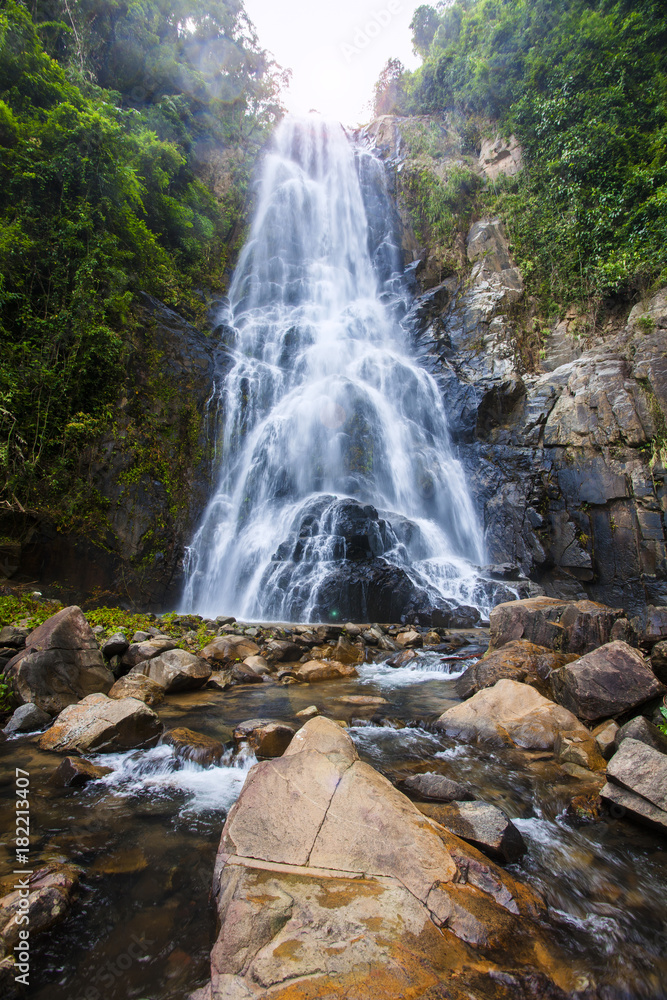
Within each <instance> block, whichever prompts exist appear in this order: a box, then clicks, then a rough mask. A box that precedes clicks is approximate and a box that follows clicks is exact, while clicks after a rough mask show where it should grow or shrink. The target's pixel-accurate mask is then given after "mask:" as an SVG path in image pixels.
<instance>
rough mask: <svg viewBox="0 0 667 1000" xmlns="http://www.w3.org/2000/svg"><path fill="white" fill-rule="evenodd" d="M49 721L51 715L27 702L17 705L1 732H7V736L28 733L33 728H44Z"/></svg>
mask: <svg viewBox="0 0 667 1000" xmlns="http://www.w3.org/2000/svg"><path fill="white" fill-rule="evenodd" d="M50 723H51V716H50V715H49V714H48V713H47V712H43V711H42V710H41V708H38V707H37V705H33V704H32V702H28V703H27V704H26V705H19V707H18V708H17V709H16V711H15V712H14V714H13V715H12V717H11V719H10V720H9V722H8V723H7V725H6V726H5V728H4V729H3V733H7V735H8V736H11V734H12V733H30V732H34V730H35V729H44V727H45V726H48V725H50Z"/></svg>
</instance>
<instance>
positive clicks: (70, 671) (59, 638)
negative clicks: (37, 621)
mask: <svg viewBox="0 0 667 1000" xmlns="http://www.w3.org/2000/svg"><path fill="white" fill-rule="evenodd" d="M5 678H6V679H7V680H8V681H9V682H10V684H11V685H12V687H13V689H14V693H15V695H16V696H17V698H18V699H19V700H20V701H21V702H22V703H28V702H30V703H32V704H34V705H36V706H37V708H39V709H41V710H42V711H43V712H48V713H49V715H57V714H58V712H60V711H62V709H64V708H66V707H67V705H73V704H74V703H76V702H77V701H79V699H80V698H83V697H85V696H86V695H89V694H92V693H93V692H98V691H99V692H103V693H106V692H107V691H108V690H109V689H110V688H111V685H112V684H113V682H114V677H113V674H112V673H111V671H110V670H108V669H107V668H106V666H105V664H104V660H103V658H102V654H101V653H100V651H99V649H98V647H97V641H96V639H95V636H94V634H93V631H92V629H91V627H90V625H89V624H88V622H87V621H86V619H85V617H84V615H83V613H82V611H81V609H80V608H78V607H76V606H72V607H70V608H63V610H62V611H59V612H58V614H56V615H53V616H52V617H51V618H49V619H48V620H47V621H45V622H44V624H43V625H40V626H39V627H38V628H36V629H35V630H34V631H33V632H31V633H30V635H28V637H27V639H26V645H25V648H24V649H22V650H21V652H19V653H18V654H17V655H16V656H15V657H14V658H13V659H12V660H10V661H9V663H8V664H7V666H6V668H5Z"/></svg>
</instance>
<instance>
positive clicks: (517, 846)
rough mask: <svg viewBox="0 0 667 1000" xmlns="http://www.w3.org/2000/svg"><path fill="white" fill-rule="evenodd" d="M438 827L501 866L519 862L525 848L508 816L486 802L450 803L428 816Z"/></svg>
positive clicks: (431, 810)
mask: <svg viewBox="0 0 667 1000" xmlns="http://www.w3.org/2000/svg"><path fill="white" fill-rule="evenodd" d="M428 815H430V816H431V817H432V818H433V819H435V820H436V821H437V822H438V823H440V825H441V826H444V827H446V828H447V829H448V830H449V831H450V833H453V834H455V835H456V836H457V837H460V838H461V839H462V840H465V841H466V842H467V843H469V844H472V845H473V846H474V847H477V848H478V849H479V850H480V851H482V853H483V854H487V855H488V856H489V857H491V858H493V859H494V860H496V861H502V862H503V863H505V864H513V863H514V862H515V861H519V860H520V858H522V857H523V855H524V854H525V853H526V849H527V848H526V844H525V841H524V839H523V837H522V836H521V834H520V833H519V831H518V830H517V828H516V827H515V826H514V824H513V823H512V821H511V819H510V818H509V816H507V814H506V813H504V812H503V810H502V809H498V807H497V806H493V805H490V804H489V803H488V802H461V801H456V802H450V803H449V804H448V805H445V806H440V807H438V808H437V809H430V810H429V812H428Z"/></svg>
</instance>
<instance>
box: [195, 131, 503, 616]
mask: <svg viewBox="0 0 667 1000" xmlns="http://www.w3.org/2000/svg"><path fill="white" fill-rule="evenodd" d="M230 300H231V312H230V316H229V317H227V318H228V320H229V325H228V326H226V327H223V329H224V332H225V342H226V345H227V348H228V351H229V354H230V355H231V359H230V365H229V366H228V367H229V370H228V372H227V374H226V375H225V377H224V388H223V391H222V400H221V403H222V406H221V409H222V445H221V449H220V452H219V456H220V482H219V484H218V489H217V492H216V494H215V496H214V497H213V498H212V500H211V502H210V504H209V506H208V508H207V510H206V511H205V513H204V516H203V519H202V522H201V525H200V527H199V529H198V531H197V534H196V536H195V538H194V540H193V543H192V546H191V548H190V551H189V560H188V573H187V583H186V588H185V593H184V604H185V605H186V606H187V607H188V608H190V609H192V610H195V611H198V612H200V613H204V614H216V613H219V612H221V611H222V610H224V611H225V612H226V613H228V612H233V613H235V614H237V615H241V616H245V617H255V618H259V619H262V618H263V619H270V618H274V619H276V618H281V619H291V620H303V621H312V620H316V619H317V620H326V619H327V618H330V617H339V616H340V617H344V618H358V619H359V618H361V619H365V620H368V619H369V618H371V619H375V620H396V619H397V618H400V617H404V616H406V615H412V616H414V615H416V614H422V615H428V608H429V607H435V608H440V609H441V610H442V609H446V608H447V607H449V606H451V605H452V604H461V603H465V604H474V605H480V602H483V595H482V591H481V590H480V588H479V584H478V579H477V576H476V574H475V572H474V570H473V565H474V564H480V563H481V562H482V561H483V542H482V535H481V531H480V528H479V525H478V522H477V519H476V516H475V513H474V510H473V507H472V504H471V501H470V497H469V495H468V492H467V489H466V484H465V478H464V475H463V471H462V468H461V466H460V464H459V462H458V461H457V460H456V458H455V457H454V455H453V454H452V450H451V446H450V440H449V433H448V430H447V420H446V415H445V410H444V406H443V402H442V399H441V396H440V393H439V390H438V387H437V385H436V383H435V382H434V380H433V379H432V378H431V376H430V375H429V374H428V373H427V372H426V371H424V370H423V369H422V368H420V367H419V366H418V364H417V363H416V361H415V360H414V358H413V356H412V354H411V351H410V349H409V346H408V344H407V343H406V342H407V340H408V339H409V338H408V337H407V335H406V332H405V330H404V329H403V327H402V326H401V322H400V321H401V318H402V317H403V316H404V315H405V313H406V311H407V309H408V308H409V305H410V294H409V291H408V288H407V284H406V282H405V280H404V278H403V268H402V257H401V251H400V247H399V244H398V239H397V236H396V218H395V211H394V209H393V207H392V203H391V199H390V197H389V195H388V192H387V184H386V178H385V174H384V169H383V167H382V164H381V163H380V162H379V161H378V160H377V159H376V158H375V157H374V156H373V155H372V153H371V152H369V151H368V150H366V149H363V148H360V147H355V146H354V145H353V144H352V143H351V142H350V141H349V140H348V138H347V136H346V134H345V132H344V130H343V129H342V127H341V126H340V125H337V124H335V125H334V124H329V123H327V122H325V121H322V120H321V119H319V118H314V117H309V118H307V119H288V120H286V121H285V122H283V123H282V124H281V126H280V127H279V128H278V130H277V132H276V135H275V138H274V142H273V146H272V148H271V150H270V151H269V153H268V154H267V156H266V158H265V161H264V165H263V171H262V178H261V186H260V192H259V200H258V206H257V211H256V214H255V218H254V221H253V224H252V228H251V232H250V236H249V238H248V242H247V243H246V245H245V247H244V249H243V252H242V254H241V258H240V260H239V263H238V266H237V269H236V272H235V275H234V279H233V282H232V286H231V289H230ZM380 612H391V613H390V614H389V613H387V614H384V613H380Z"/></svg>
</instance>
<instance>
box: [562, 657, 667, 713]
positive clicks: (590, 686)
mask: <svg viewBox="0 0 667 1000" xmlns="http://www.w3.org/2000/svg"><path fill="white" fill-rule="evenodd" d="M551 688H552V690H553V693H554V697H555V698H556V700H557V701H559V702H560V704H561V705H564V706H565V708H567V709H569V710H570V711H571V712H574V714H575V715H577V716H578V717H579V718H580V719H585V720H586V721H588V722H595V721H597V720H598V719H606V718H609V716H613V715H621V714H622V713H623V712H627V711H629V710H630V709H631V708H636V707H637V706H638V705H643V704H644V702H645V701H648V700H649V699H650V698H655V697H656V696H657V695H660V694H664V692H665V688H664V686H663V685H662V684H661V683H660V681H659V680H658V679H657V677H656V676H655V674H654V673H653V671H652V670H651V668H650V666H649V665H648V663H647V662H646V660H645V659H644V657H643V656H642V655H641V653H640V652H638V651H637V650H636V649H633V648H632V646H628V644H627V643H626V642H609V643H607V644H606V645H605V646H601V647H600V648H599V649H595V650H593V652H592V653H587V654H586V655H585V656H582V657H580V658H579V659H578V660H575V661H574V663H569V664H567V666H564V667H561V668H560V669H559V670H555V671H554V672H553V673H552V675H551Z"/></svg>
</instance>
